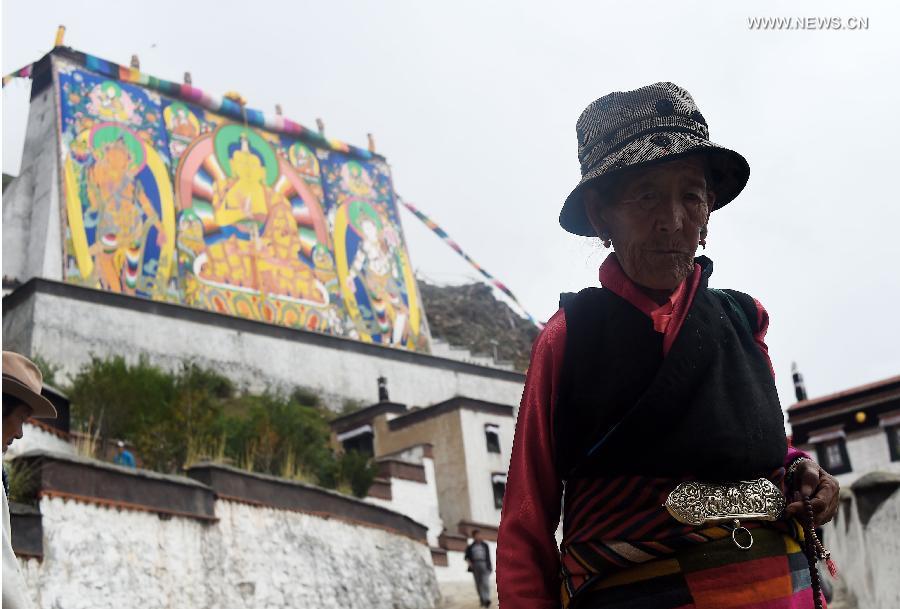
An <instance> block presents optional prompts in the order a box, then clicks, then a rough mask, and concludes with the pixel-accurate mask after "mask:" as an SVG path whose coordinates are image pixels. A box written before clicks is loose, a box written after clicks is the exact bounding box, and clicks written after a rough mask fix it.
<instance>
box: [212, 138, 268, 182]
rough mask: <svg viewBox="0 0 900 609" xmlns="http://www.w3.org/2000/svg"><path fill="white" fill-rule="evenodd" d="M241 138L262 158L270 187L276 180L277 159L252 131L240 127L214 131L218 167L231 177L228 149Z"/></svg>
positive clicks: (263, 141)
mask: <svg viewBox="0 0 900 609" xmlns="http://www.w3.org/2000/svg"><path fill="white" fill-rule="evenodd" d="M241 136H244V137H246V138H247V144H248V145H249V146H250V149H251V150H253V151H254V152H256V153H257V154H259V155H260V156H261V157H262V164H263V167H264V168H265V170H266V184H267V185H269V186H271V185H272V184H274V183H275V180H276V179H278V171H279V170H278V159H277V158H276V156H275V151H274V150H272V147H271V146H269V144H268V142H266V140H264V139H263V138H262V137H260V135H259V134H258V133H256V132H255V131H253V130H252V129H248V128H246V127H243V126H241V125H224V126H222V127H219V128H218V129H217V130H216V136H215V148H216V159H218V161H219V165H221V166H222V169H223V170H224V171H225V173H226V174H227V175H229V176H230V175H231V155H230V154H229V153H228V148H229V147H230V146H231V145H232V144H234V143H236V142H240V141H241Z"/></svg>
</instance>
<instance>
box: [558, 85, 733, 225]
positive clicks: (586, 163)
mask: <svg viewBox="0 0 900 609" xmlns="http://www.w3.org/2000/svg"><path fill="white" fill-rule="evenodd" d="M575 131H576V133H577V135H578V160H579V161H580V162H581V182H579V183H578V186H576V187H575V190H573V191H572V194H570V195H569V196H568V198H567V199H566V202H565V203H564V204H563V208H562V212H561V213H560V214H559V223H560V225H561V226H562V227H563V228H564V229H566V230H567V231H569V232H570V233H574V234H576V235H583V236H585V237H594V236H596V231H594V228H593V227H592V226H591V223H590V222H589V221H588V217H587V214H586V213H585V209H584V201H583V197H582V193H583V191H584V187H585V185H586V184H588V183H592V184H594V185H602V184H600V183H601V182H603V181H606V180H609V178H610V177H612V176H615V175H619V174H621V173H623V172H624V171H626V170H629V169H633V168H636V167H645V166H648V165H651V164H654V163H660V162H663V161H671V160H673V159H676V158H681V157H685V156H688V155H691V154H696V153H703V154H705V155H706V156H707V158H708V159H709V167H710V172H711V174H712V179H713V184H712V187H713V190H715V192H716V209H718V208H720V207H723V206H724V205H725V204H727V203H729V202H730V201H732V200H733V199H734V198H735V197H737V196H738V194H740V192H741V190H743V188H744V186H745V185H746V184H747V178H749V177H750V166H749V165H748V164H747V161H746V159H744V157H742V156H741V155H740V154H738V153H737V152H734V151H733V150H729V149H728V148H724V147H722V146H719V145H718V144H714V143H713V142H711V141H709V127H708V126H707V124H706V119H705V118H703V115H702V114H701V113H700V110H699V109H698V108H697V105H696V104H695V103H694V100H693V98H692V97H691V94H690V93H688V92H687V91H686V90H684V89H682V88H681V87H679V86H678V85H676V84H673V83H670V82H658V83H656V84H652V85H647V86H646V87H641V88H639V89H635V90H634V91H616V92H614V93H610V94H609V95H604V96H603V97H601V98H600V99H598V100H597V101H595V102H594V103H592V104H591V105H589V106H588V107H587V108H585V110H584V112H582V113H581V116H580V117H579V118H578V122H577V123H576V125H575ZM710 211H712V210H710Z"/></svg>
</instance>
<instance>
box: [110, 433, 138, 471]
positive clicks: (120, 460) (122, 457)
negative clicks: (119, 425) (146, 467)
mask: <svg viewBox="0 0 900 609" xmlns="http://www.w3.org/2000/svg"><path fill="white" fill-rule="evenodd" d="M116 448H117V449H118V452H116V456H115V458H114V459H113V463H115V464H116V465H124V466H125V467H137V464H135V462H134V455H133V454H131V451H130V450H128V449H127V448H125V442H123V441H122V440H119V441H118V442H116Z"/></svg>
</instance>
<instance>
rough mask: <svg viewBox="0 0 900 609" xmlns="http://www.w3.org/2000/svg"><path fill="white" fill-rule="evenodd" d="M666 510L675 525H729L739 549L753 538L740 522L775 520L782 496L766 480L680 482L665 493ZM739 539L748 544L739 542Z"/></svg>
mask: <svg viewBox="0 0 900 609" xmlns="http://www.w3.org/2000/svg"><path fill="white" fill-rule="evenodd" d="M665 507H666V509H667V510H668V511H669V513H670V514H671V515H672V517H673V518H675V520H677V521H678V522H681V523H684V524H689V525H692V526H697V527H698V526H702V525H705V524H718V523H722V522H732V523H733V524H734V529H733V530H732V532H731V538H732V539H733V540H734V543H735V544H736V545H737V546H738V547H739V548H741V549H742V550H749V549H750V547H751V546H752V545H753V536H752V535H751V534H750V531H748V530H747V529H746V528H744V527H742V526H741V523H740V521H741V520H770V521H771V520H778V518H779V517H780V516H781V514H782V512H783V511H784V507H785V500H784V495H783V494H782V493H781V491H780V490H779V489H778V487H777V486H775V484H774V483H773V482H772V481H771V480H768V479H766V478H758V479H756V480H742V481H739V482H722V483H714V482H696V481H690V482H682V483H681V484H679V485H678V486H676V487H675V489H674V490H673V491H672V492H671V493H669V497H668V498H667V499H666V503H665ZM739 531H743V533H742V535H741V537H746V538H747V539H749V541H745V542H744V543H742V542H741V541H739V540H738V532H739Z"/></svg>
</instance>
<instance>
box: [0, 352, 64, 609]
mask: <svg viewBox="0 0 900 609" xmlns="http://www.w3.org/2000/svg"><path fill="white" fill-rule="evenodd" d="M43 380H44V379H43V376H42V375H41V371H40V370H38V367H37V366H35V365H34V362H32V361H31V360H29V359H28V358H26V357H23V356H21V355H19V354H18V353H13V352H11V351H4V352H3V454H6V449H7V448H9V445H10V444H12V443H13V441H15V440H19V439H21V438H22V426H23V425H24V424H25V421H27V420H28V419H29V417H35V418H39V419H55V418H56V409H55V408H54V407H53V404H51V403H50V401H49V400H48V399H47V398H45V397H43V396H42V395H41V387H42V385H43ZM8 492H9V488H8V484H7V480H6V470H3V550H2V551H3V609H21V608H23V607H31V606H32V604H31V601H30V600H28V595H27V594H26V593H25V582H24V580H23V579H22V574H21V573H20V572H19V562H18V561H17V560H16V555H15V553H14V552H13V549H12V530H11V529H10V525H9V505H8V503H7V498H6V494H7V493H8Z"/></svg>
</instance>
